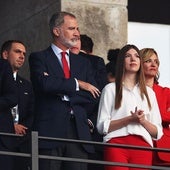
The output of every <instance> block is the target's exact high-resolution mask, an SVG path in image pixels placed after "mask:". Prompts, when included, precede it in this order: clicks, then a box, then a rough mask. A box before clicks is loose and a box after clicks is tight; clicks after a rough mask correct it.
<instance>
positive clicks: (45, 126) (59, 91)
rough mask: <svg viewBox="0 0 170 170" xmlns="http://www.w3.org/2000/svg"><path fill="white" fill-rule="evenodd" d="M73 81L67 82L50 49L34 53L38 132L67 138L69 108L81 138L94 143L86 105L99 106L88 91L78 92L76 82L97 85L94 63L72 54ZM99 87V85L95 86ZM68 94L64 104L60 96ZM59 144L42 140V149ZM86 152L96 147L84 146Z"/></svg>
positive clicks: (31, 68)
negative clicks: (94, 104) (95, 104)
mask: <svg viewBox="0 0 170 170" xmlns="http://www.w3.org/2000/svg"><path fill="white" fill-rule="evenodd" d="M69 58H70V71H71V78H69V79H65V78H64V73H63V69H62V67H61V65H60V63H59V61H58V59H57V56H55V54H54V52H53V50H52V49H51V47H49V48H48V49H46V50H44V51H41V52H37V53H32V54H31V55H30V57H29V64H30V73H31V80H32V83H33V88H34V94H35V124H34V125H35V126H34V128H35V130H37V131H38V132H39V135H42V136H49V137H57V138H58V137H59V138H66V130H67V125H68V123H69V121H70V114H69V112H70V108H72V109H73V111H74V115H75V120H76V126H77V131H78V137H79V139H81V140H91V135H90V131H89V127H88V122H87V113H86V109H85V107H84V105H85V104H86V103H91V102H92V103H96V102H98V99H94V98H93V96H92V95H91V94H90V93H89V92H87V91H83V90H80V91H76V81H75V78H76V79H78V80H82V81H86V82H89V83H91V84H93V85H96V82H95V80H94V74H93V71H92V67H91V63H90V62H89V61H88V60H87V59H84V58H83V57H81V56H78V55H75V54H72V53H70V56H69ZM96 86H97V85H96ZM63 95H68V96H69V98H70V102H65V101H62V99H61V96H63ZM57 145H58V144H57V143H56V142H54V143H49V142H47V141H42V142H41V143H40V147H44V148H52V147H56V146H57ZM83 146H84V148H85V149H86V151H88V152H92V151H93V147H92V146H90V145H83Z"/></svg>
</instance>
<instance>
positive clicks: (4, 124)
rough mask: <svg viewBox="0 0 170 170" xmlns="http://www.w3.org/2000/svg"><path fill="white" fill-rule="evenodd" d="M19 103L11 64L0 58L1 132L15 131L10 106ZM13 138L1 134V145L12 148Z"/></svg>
mask: <svg viewBox="0 0 170 170" xmlns="http://www.w3.org/2000/svg"><path fill="white" fill-rule="evenodd" d="M16 104H17V90H16V84H15V81H14V78H13V73H12V69H11V66H10V65H9V63H8V61H7V60H3V59H0V132H6V133H14V124H13V118H12V114H11V111H10V108H12V107H14V106H15V105H16ZM12 139H13V138H9V137H5V136H1V135H0V145H2V143H3V145H4V146H5V147H7V148H12V144H13V142H12V141H13V140H12Z"/></svg>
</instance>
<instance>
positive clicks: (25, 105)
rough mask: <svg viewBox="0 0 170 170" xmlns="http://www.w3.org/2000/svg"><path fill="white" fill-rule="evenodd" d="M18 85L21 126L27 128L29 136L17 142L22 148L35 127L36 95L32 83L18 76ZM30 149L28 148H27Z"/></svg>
mask: <svg viewBox="0 0 170 170" xmlns="http://www.w3.org/2000/svg"><path fill="white" fill-rule="evenodd" d="M16 85H17V92H18V111H19V122H18V123H19V124H21V125H24V126H26V127H27V128H28V129H27V135H25V136H23V137H22V138H21V137H20V138H18V139H17V140H16V146H20V144H21V143H23V142H25V141H26V139H28V138H29V137H30V136H29V134H30V132H31V131H32V125H33V117H34V94H33V88H32V84H31V82H29V81H28V80H26V79H24V78H22V77H21V76H19V75H17V77H16ZM26 147H28V146H26Z"/></svg>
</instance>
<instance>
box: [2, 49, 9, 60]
mask: <svg viewBox="0 0 170 170" xmlns="http://www.w3.org/2000/svg"><path fill="white" fill-rule="evenodd" d="M2 58H3V59H5V60H7V59H8V51H3V52H2Z"/></svg>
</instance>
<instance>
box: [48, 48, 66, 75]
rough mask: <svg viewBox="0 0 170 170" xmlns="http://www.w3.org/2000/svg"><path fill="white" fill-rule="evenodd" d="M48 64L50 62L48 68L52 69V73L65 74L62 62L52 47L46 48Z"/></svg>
mask: <svg viewBox="0 0 170 170" xmlns="http://www.w3.org/2000/svg"><path fill="white" fill-rule="evenodd" d="M45 56H46V64H48V69H49V70H50V71H52V73H54V74H56V73H59V75H63V76H64V72H63V69H62V67H61V64H60V62H59V61H58V58H57V56H56V55H55V54H54V52H53V50H52V48H51V47H49V48H48V49H47V50H46V54H45Z"/></svg>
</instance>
